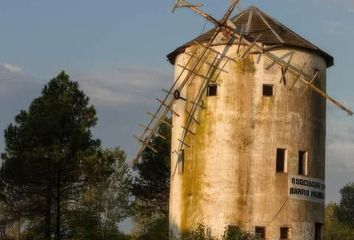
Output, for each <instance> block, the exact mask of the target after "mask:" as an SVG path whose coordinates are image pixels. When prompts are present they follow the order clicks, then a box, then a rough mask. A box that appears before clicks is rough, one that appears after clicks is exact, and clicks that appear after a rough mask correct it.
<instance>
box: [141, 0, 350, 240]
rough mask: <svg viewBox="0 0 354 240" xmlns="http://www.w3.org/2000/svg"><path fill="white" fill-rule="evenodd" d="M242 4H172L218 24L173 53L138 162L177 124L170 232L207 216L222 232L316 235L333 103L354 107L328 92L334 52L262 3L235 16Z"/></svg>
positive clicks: (173, 233) (183, 0)
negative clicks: (214, 11) (208, 7)
mask: <svg viewBox="0 0 354 240" xmlns="http://www.w3.org/2000/svg"><path fill="white" fill-rule="evenodd" d="M238 3H239V1H238V0H234V1H231V4H230V6H229V7H228V9H227V11H226V13H225V14H224V16H223V17H222V18H221V19H220V20H218V19H216V18H214V17H213V16H211V15H209V14H207V13H205V12H204V11H203V10H202V9H201V7H202V4H193V3H190V2H188V1H186V0H179V1H177V3H176V5H175V7H174V10H176V9H178V8H187V9H190V10H192V11H193V12H195V13H196V14H198V15H200V16H201V17H203V18H204V19H206V20H207V21H209V22H210V23H212V24H213V25H214V28H213V29H211V30H210V31H207V32H206V33H204V34H202V35H201V36H199V37H197V38H196V39H194V40H192V41H190V42H187V43H186V44H184V45H182V46H181V47H179V48H177V49H176V50H175V51H173V52H172V53H170V54H169V55H168V56H167V57H168V60H169V61H170V63H172V64H173V65H175V77H174V83H173V85H172V86H171V88H170V89H168V90H164V93H165V96H164V98H162V99H157V101H158V103H159V106H158V109H157V111H156V112H154V113H149V115H150V116H151V117H152V118H151V120H150V122H149V123H148V124H147V125H143V128H144V130H143V133H142V134H141V135H140V136H139V137H136V138H137V139H138V141H139V142H140V143H141V146H140V149H139V152H138V154H137V156H136V158H135V162H137V161H139V159H140V158H141V156H142V154H143V152H144V151H145V150H146V149H150V150H151V151H153V152H155V153H156V154H158V152H157V150H156V147H155V146H154V145H153V141H152V140H153V139H154V138H155V137H159V138H162V139H164V138H165V137H164V136H162V134H161V133H160V132H159V127H160V125H161V124H166V125H168V126H170V127H172V139H171V151H172V153H171V154H172V155H171V179H170V183H171V188H170V189H171V192H170V207H169V213H170V218H169V220H170V232H171V236H170V237H171V238H172V239H174V237H175V236H176V237H177V239H178V235H179V234H180V233H181V232H183V231H189V230H193V228H194V227H195V226H196V224H199V223H203V224H205V225H207V226H210V227H212V230H213V231H215V232H217V233H218V234H220V235H221V234H222V233H223V231H224V230H225V228H229V227H231V228H235V227H236V228H238V227H240V228H242V229H246V230H247V231H252V232H256V234H258V235H259V236H261V237H262V238H265V235H266V234H267V238H269V239H279V238H281V239H287V237H289V234H290V233H291V235H292V237H294V239H313V236H320V235H321V231H322V223H323V221H324V220H323V214H324V196H325V194H324V188H325V187H324V186H325V134H326V101H329V102H331V103H332V104H334V105H335V106H337V107H338V108H340V109H341V110H343V111H344V112H345V113H347V114H348V115H353V112H352V111H351V110H350V109H349V108H348V107H346V106H344V105H343V104H342V103H340V102H339V101H338V100H336V99H335V98H333V97H331V96H329V95H328V94H327V93H326V90H325V89H326V69H327V68H328V67H330V66H332V65H333V64H334V59H333V57H331V56H330V55H329V54H327V53H326V52H324V51H322V50H321V49H320V48H318V47H317V46H315V45H314V44H312V43H311V42H309V41H307V40H306V39H304V38H302V37H301V36H299V35H298V34H296V33H295V32H293V31H292V30H290V29H289V28H287V27H286V26H284V25H283V24H281V23H280V22H278V21H277V20H275V19H274V18H272V17H270V16H268V15H267V14H265V13H264V12H262V11H261V10H259V9H258V8H256V7H254V6H251V7H249V8H247V9H246V10H244V11H241V12H240V13H239V14H238V15H237V16H235V17H231V18H230V16H231V14H232V12H233V11H234V10H235V8H237V7H238ZM262 87H263V88H262ZM262 90H263V92H262ZM171 115H172V122H169V121H166V117H169V116H171ZM297 181H298V182H301V181H307V182H314V183H316V185H317V186H320V189H315V188H311V189H310V188H308V187H306V186H305V187H304V186H299V185H297V184H296V182H297ZM299 189H300V191H298V190H299ZM303 192H304V193H307V192H311V194H309V196H303V195H301V194H298V193H303ZM312 193H313V194H312ZM292 227H293V231H292V230H291V228H292ZM279 230H280V231H279ZM316 239H321V237H319V238H316Z"/></svg>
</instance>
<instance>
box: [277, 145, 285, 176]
mask: <svg viewBox="0 0 354 240" xmlns="http://www.w3.org/2000/svg"><path fill="white" fill-rule="evenodd" d="M286 167H287V166H286V149H284V148H278V149H277V159H276V172H286Z"/></svg>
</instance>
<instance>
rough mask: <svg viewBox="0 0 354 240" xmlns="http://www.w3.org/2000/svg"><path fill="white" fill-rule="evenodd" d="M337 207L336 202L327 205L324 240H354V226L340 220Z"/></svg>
mask: <svg viewBox="0 0 354 240" xmlns="http://www.w3.org/2000/svg"><path fill="white" fill-rule="evenodd" d="M337 208H338V205H337V204H336V203H330V204H328V205H327V206H326V211H325V227H324V240H338V239H341V240H354V228H353V227H352V226H350V225H349V224H346V223H343V222H340V221H339V219H338V217H337V216H336V214H335V212H336V209H337Z"/></svg>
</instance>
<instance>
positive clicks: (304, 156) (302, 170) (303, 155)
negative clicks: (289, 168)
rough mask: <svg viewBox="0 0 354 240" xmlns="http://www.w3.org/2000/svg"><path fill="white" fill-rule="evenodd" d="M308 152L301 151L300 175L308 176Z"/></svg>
mask: <svg viewBox="0 0 354 240" xmlns="http://www.w3.org/2000/svg"><path fill="white" fill-rule="evenodd" d="M307 155H308V154H307V152H306V151H299V171H298V173H299V175H305V176H306V175H307Z"/></svg>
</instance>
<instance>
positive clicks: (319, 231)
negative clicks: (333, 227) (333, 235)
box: [315, 223, 323, 240]
mask: <svg viewBox="0 0 354 240" xmlns="http://www.w3.org/2000/svg"><path fill="white" fill-rule="evenodd" d="M322 239H323V224H322V223H316V224H315V240H322Z"/></svg>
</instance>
